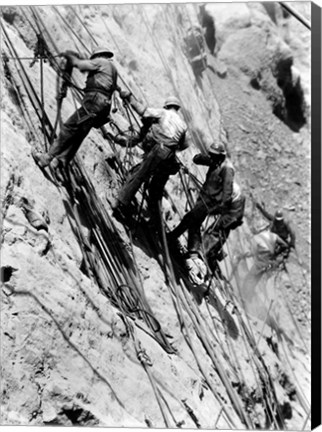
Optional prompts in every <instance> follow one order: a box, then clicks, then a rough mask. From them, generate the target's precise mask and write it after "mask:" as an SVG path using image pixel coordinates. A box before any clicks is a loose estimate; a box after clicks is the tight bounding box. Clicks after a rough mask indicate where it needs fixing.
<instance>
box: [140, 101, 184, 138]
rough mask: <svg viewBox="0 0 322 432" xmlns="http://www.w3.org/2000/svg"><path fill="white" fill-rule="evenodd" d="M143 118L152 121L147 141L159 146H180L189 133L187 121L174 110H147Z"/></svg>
mask: <svg viewBox="0 0 322 432" xmlns="http://www.w3.org/2000/svg"><path fill="white" fill-rule="evenodd" d="M143 118H151V121H152V124H151V127H150V130H149V132H148V134H147V139H153V140H154V141H156V142H157V143H159V144H165V145H167V146H178V145H180V143H181V140H182V139H183V138H184V136H185V133H186V131H187V125H186V123H185V121H184V120H183V119H182V118H181V117H180V116H179V114H178V113H177V112H176V111H174V110H167V109H164V108H161V109H156V108H147V109H146V111H145V112H144V115H143Z"/></svg>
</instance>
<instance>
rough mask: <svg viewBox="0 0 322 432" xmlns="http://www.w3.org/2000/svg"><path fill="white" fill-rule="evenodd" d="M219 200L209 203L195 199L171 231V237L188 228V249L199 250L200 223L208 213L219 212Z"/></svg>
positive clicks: (179, 234)
mask: <svg viewBox="0 0 322 432" xmlns="http://www.w3.org/2000/svg"><path fill="white" fill-rule="evenodd" d="M219 206H220V202H219V201H218V202H215V203H212V204H210V203H209V202H207V201H203V200H201V199H199V198H198V199H197V202H196V205H195V206H194V207H193V209H192V210H190V211H189V212H188V213H186V214H185V215H184V217H183V218H182V221H181V222H180V224H179V225H178V226H177V227H176V228H175V229H174V230H173V231H172V232H171V235H172V236H173V237H176V238H177V237H180V236H181V235H182V234H183V233H184V232H185V231H186V230H188V250H189V251H191V252H192V251H199V250H200V247H201V231H200V228H201V225H202V223H203V221H204V220H205V219H206V217H207V215H208V214H211V215H216V214H219V212H218V210H219Z"/></svg>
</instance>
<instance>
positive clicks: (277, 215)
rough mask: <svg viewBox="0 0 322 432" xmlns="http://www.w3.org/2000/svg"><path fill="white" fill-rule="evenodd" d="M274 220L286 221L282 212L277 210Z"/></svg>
mask: <svg viewBox="0 0 322 432" xmlns="http://www.w3.org/2000/svg"><path fill="white" fill-rule="evenodd" d="M274 219H275V220H283V219H284V215H283V212H282V210H276V212H275V216H274Z"/></svg>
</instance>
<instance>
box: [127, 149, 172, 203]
mask: <svg viewBox="0 0 322 432" xmlns="http://www.w3.org/2000/svg"><path fill="white" fill-rule="evenodd" d="M174 157H175V152H174V150H173V149H172V148H170V147H166V146H161V145H159V144H156V145H155V146H154V147H153V148H152V150H151V151H150V152H149V153H146V154H145V155H144V160H143V161H142V162H141V163H140V165H139V166H138V167H137V169H136V170H134V171H133V172H132V173H131V174H130V175H129V177H128V179H127V180H126V183H125V185H124V186H123V187H122V189H121V190H120V192H119V196H118V201H120V202H121V203H122V204H124V205H125V206H127V205H129V204H130V203H131V200H132V199H133V198H134V196H135V194H136V193H137V191H138V190H139V189H140V186H141V185H142V184H143V183H144V182H145V181H147V180H149V179H150V178H151V181H150V184H149V204H153V205H155V204H156V202H157V201H158V200H159V199H160V198H161V197H162V192H163V189H164V186H165V184H166V182H167V180H168V178H169V175H170V172H169V170H168V166H172V164H173V159H174Z"/></svg>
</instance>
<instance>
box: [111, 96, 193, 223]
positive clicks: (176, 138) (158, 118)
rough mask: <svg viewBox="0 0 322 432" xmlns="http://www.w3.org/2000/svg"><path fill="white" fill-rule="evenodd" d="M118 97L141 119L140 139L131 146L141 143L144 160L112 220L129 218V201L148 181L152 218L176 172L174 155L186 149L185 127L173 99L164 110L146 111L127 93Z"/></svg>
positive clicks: (127, 184)
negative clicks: (171, 177)
mask: <svg viewBox="0 0 322 432" xmlns="http://www.w3.org/2000/svg"><path fill="white" fill-rule="evenodd" d="M120 96H121V98H122V99H124V100H127V101H128V102H129V103H130V105H131V106H132V108H133V109H134V110H135V111H136V112H137V113H138V114H139V115H140V117H141V119H142V122H143V128H141V131H140V133H139V135H136V136H135V139H134V140H133V141H132V145H135V144H137V143H138V142H139V141H140V140H142V148H143V150H144V156H143V161H142V162H141V163H140V164H139V165H138V166H137V167H136V168H135V169H134V170H133V172H132V173H130V174H129V176H128V178H127V180H126V182H125V184H124V186H123V187H122V189H121V190H120V192H119V194H118V197H117V203H116V205H115V207H114V216H115V217H116V218H118V219H127V218H128V217H129V216H131V211H130V204H131V201H132V199H133V198H134V197H135V195H136V193H137V191H138V190H139V188H140V187H141V185H142V184H143V183H145V182H146V181H149V185H148V204H149V209H150V212H151V217H152V218H153V217H155V216H156V215H157V213H158V201H159V200H160V199H161V198H162V194H163V190H164V187H165V184H166V182H167V181H168V178H169V176H170V175H171V174H175V173H177V172H178V171H179V163H178V162H177V161H176V152H177V151H182V150H184V149H186V148H187V147H188V146H189V139H188V137H187V125H186V123H185V121H184V120H183V119H182V118H181V116H180V115H179V113H178V111H179V110H180V108H181V104H180V102H179V100H178V99H177V98H176V97H174V96H171V97H169V98H168V99H166V101H165V102H164V105H163V108H152V107H147V106H145V105H143V104H142V103H140V102H139V101H137V100H136V99H135V98H134V97H133V95H131V93H130V92H121V93H120ZM120 138H121V137H119V138H118V139H119V140H120Z"/></svg>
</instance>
